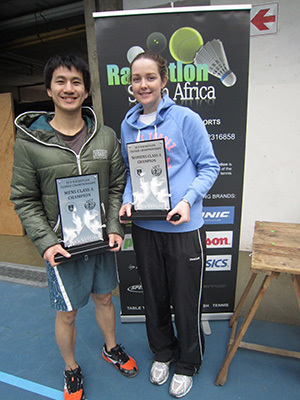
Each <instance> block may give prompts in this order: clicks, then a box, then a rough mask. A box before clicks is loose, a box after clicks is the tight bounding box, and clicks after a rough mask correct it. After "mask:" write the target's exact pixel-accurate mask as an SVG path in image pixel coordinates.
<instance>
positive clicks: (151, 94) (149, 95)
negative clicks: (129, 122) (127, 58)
mask: <svg viewBox="0 0 300 400" xmlns="http://www.w3.org/2000/svg"><path fill="white" fill-rule="evenodd" d="M167 79H168V78H167V77H165V79H164V80H162V79H161V77H160V74H159V70H158V66H157V64H156V62H155V61H153V60H150V59H148V58H140V59H138V60H136V61H134V63H133V64H132V67H131V84H132V91H133V95H134V97H135V98H136V100H137V101H138V102H139V103H141V104H142V105H143V107H144V114H149V113H151V112H154V111H156V109H157V106H158V104H159V102H160V100H161V91H162V89H163V88H164V87H165V86H166V83H167Z"/></svg>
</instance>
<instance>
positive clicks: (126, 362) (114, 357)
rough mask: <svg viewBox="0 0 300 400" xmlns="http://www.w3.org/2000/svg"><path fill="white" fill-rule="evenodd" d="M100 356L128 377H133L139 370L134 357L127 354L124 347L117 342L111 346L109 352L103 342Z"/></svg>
mask: <svg viewBox="0 0 300 400" xmlns="http://www.w3.org/2000/svg"><path fill="white" fill-rule="evenodd" d="M102 357H103V358H104V360H106V361H108V362H109V363H112V364H114V366H115V367H116V368H117V369H118V370H119V371H120V372H121V374H122V375H124V376H127V377H128V378H133V377H134V376H136V375H137V374H138V372H139V370H138V368H137V366H136V363H135V361H134V359H133V358H131V357H130V356H128V355H127V354H126V353H125V351H124V348H123V347H121V346H120V345H118V344H117V345H116V346H115V347H113V348H112V349H111V350H110V352H108V351H107V349H106V344H104V346H103V349H102Z"/></svg>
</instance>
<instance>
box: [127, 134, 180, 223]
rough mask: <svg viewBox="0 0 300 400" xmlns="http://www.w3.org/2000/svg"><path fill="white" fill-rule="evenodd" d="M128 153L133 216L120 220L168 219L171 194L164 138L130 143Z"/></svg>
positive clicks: (175, 217)
mask: <svg viewBox="0 0 300 400" xmlns="http://www.w3.org/2000/svg"><path fill="white" fill-rule="evenodd" d="M127 154H128V162H129V169H130V179H131V187H132V197H133V203H132V211H131V217H128V216H127V215H123V216H122V217H121V220H123V221H128V220H136V219H140V220H165V219H166V216H167V214H168V212H169V211H170V209H171V201H170V197H171V195H170V189H169V178H168V172H167V162H166V151H165V141H164V139H155V140H146V141H143V142H133V143H127ZM178 217H179V215H178V214H176V216H175V215H174V217H173V218H172V219H173V220H176V219H179V218H178Z"/></svg>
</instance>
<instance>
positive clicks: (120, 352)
mask: <svg viewBox="0 0 300 400" xmlns="http://www.w3.org/2000/svg"><path fill="white" fill-rule="evenodd" d="M111 354H112V355H115V356H116V357H118V361H119V362H120V363H122V364H125V363H127V361H128V360H129V357H128V355H127V354H126V353H125V352H124V347H122V346H121V345H118V346H116V347H115V348H114V349H111Z"/></svg>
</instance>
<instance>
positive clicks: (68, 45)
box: [0, 0, 210, 111]
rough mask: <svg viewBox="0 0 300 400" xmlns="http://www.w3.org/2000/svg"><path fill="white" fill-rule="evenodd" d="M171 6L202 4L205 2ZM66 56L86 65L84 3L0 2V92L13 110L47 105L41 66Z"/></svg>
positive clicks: (102, 3) (109, 0)
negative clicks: (8, 96)
mask: <svg viewBox="0 0 300 400" xmlns="http://www.w3.org/2000/svg"><path fill="white" fill-rule="evenodd" d="M91 3H92V4H95V7H97V9H95V10H96V11H100V10H113V9H117V8H118V7H119V8H118V9H122V8H124V9H130V8H145V7H149V5H152V7H157V6H166V5H168V6H169V5H170V4H169V3H170V1H169V0H95V1H94V2H91ZM173 3H176V6H183V5H185V6H186V5H203V4H205V5H207V4H210V1H209V0H175V1H174V2H172V4H173ZM116 5H117V7H116ZM113 7H115V8H113ZM66 52H68V53H76V54H77V55H78V56H80V57H82V58H83V59H84V60H85V61H86V62H88V54H87V43H86V32H85V18H84V1H70V0H25V1H24V0H0V93H4V92H11V93H12V95H13V99H14V101H15V107H16V106H18V107H19V110H18V111H23V109H24V107H28V105H29V104H30V103H34V102H37V101H48V100H49V98H48V97H47V94H46V91H45V87H44V84H43V68H44V65H45V63H46V62H47V60H48V59H49V57H51V56H52V55H54V54H57V53H66ZM50 103H52V102H50ZM20 107H21V108H20ZM22 107H23V109H22Z"/></svg>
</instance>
